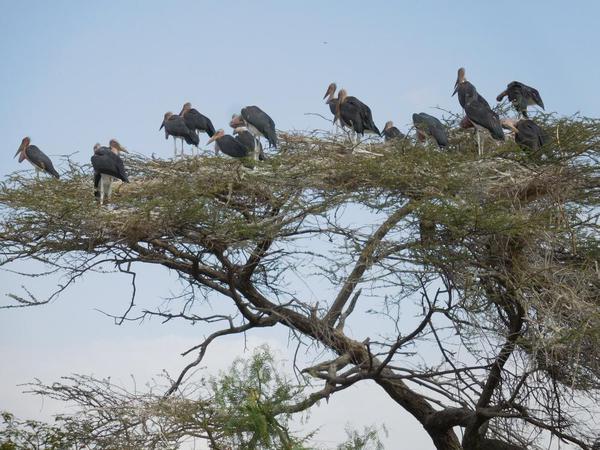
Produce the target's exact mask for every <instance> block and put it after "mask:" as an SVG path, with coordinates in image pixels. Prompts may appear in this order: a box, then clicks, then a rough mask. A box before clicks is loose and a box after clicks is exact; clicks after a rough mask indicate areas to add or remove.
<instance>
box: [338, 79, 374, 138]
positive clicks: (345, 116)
mask: <svg viewBox="0 0 600 450" xmlns="http://www.w3.org/2000/svg"><path fill="white" fill-rule="evenodd" d="M337 100H338V102H337V107H336V119H339V120H340V121H341V122H342V123H348V124H350V126H351V128H352V129H353V130H354V132H355V133H356V135H357V136H358V135H361V136H362V135H364V134H365V133H366V132H371V133H375V134H377V135H381V132H380V131H379V128H377V125H375V122H374V121H373V114H372V113H371V108H369V107H368V106H367V105H365V104H364V103H363V102H361V101H360V100H359V99H357V98H356V97H353V96H349V95H348V94H347V92H346V90H345V89H340V92H339V93H338V98H337Z"/></svg>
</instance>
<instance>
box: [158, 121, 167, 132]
mask: <svg viewBox="0 0 600 450" xmlns="http://www.w3.org/2000/svg"><path fill="white" fill-rule="evenodd" d="M164 126H165V121H164V120H163V123H161V124H160V128H159V129H158V131H160V130H162V129H163V127H164Z"/></svg>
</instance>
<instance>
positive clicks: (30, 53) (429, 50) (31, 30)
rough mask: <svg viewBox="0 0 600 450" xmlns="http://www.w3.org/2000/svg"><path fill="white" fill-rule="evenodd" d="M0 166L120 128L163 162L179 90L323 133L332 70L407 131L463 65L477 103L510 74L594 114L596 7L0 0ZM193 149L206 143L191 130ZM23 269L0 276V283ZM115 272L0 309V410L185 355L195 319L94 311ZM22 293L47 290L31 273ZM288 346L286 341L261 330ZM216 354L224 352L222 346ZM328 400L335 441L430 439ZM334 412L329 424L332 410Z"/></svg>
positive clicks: (453, 104) (2, 287) (551, 100)
mask: <svg viewBox="0 0 600 450" xmlns="http://www.w3.org/2000/svg"><path fill="white" fill-rule="evenodd" d="M0 7H1V14H0V61H1V66H0V136H1V139H2V141H3V144H4V145H3V148H4V151H3V152H1V154H0V173H2V174H8V173H10V172H12V171H14V170H17V169H24V168H29V167H28V166H27V165H26V164H27V163H24V164H23V165H22V166H19V165H18V164H17V160H16V159H12V157H13V155H14V153H15V151H16V149H17V147H18V145H19V143H20V141H21V139H22V138H23V137H24V136H25V135H29V136H31V138H32V143H35V144H36V145H38V146H39V147H40V148H41V149H42V150H44V151H45V152H46V153H47V154H49V155H56V156H55V157H54V159H55V162H56V163H57V164H58V166H59V171H60V166H61V163H60V160H59V158H58V155H61V154H73V153H75V152H78V153H76V154H75V155H74V156H73V157H74V159H76V160H78V161H80V162H87V161H89V156H90V153H91V149H92V146H93V145H94V143H96V142H103V143H107V142H108V140H109V139H110V138H111V137H116V138H118V139H119V140H120V141H121V143H122V144H124V145H125V146H126V147H128V148H129V150H131V151H136V152H140V153H144V154H148V155H149V154H152V153H154V154H156V155H157V156H163V157H169V156H170V155H171V153H172V144H171V142H167V141H165V140H164V134H163V133H162V132H159V130H158V128H159V126H160V124H161V121H162V116H163V114H164V112H166V111H169V110H171V111H175V112H178V111H179V110H180V108H181V106H182V104H183V103H184V102H185V101H191V102H192V103H193V105H194V106H195V107H196V108H197V109H199V110H200V111H201V112H203V113H204V114H206V115H208V116H209V117H210V118H211V119H212V121H213V123H214V124H215V126H216V127H217V128H221V127H222V128H227V123H228V121H229V118H230V116H231V114H232V113H234V112H236V111H239V109H240V107H242V106H245V105H250V104H257V105H259V106H261V107H262V108H263V109H264V110H265V111H267V112H268V113H269V114H270V115H271V116H272V117H273V119H274V120H275V122H276V124H277V127H278V128H280V129H284V130H286V129H310V128H316V127H321V128H322V127H325V128H328V127H330V125H329V124H328V123H327V122H325V121H323V120H322V119H319V118H317V117H314V116H307V115H306V113H321V114H324V115H326V116H329V110H328V108H327V107H326V106H325V105H324V104H323V101H322V100H321V98H322V96H323V94H324V92H325V89H326V87H327V85H328V83H329V82H331V81H336V82H337V83H338V85H339V86H340V87H341V86H343V87H345V88H347V90H348V91H349V93H350V94H351V95H355V96H357V97H359V98H360V99H361V100H363V101H364V102H366V103H367V104H369V105H370V106H371V108H372V110H373V115H374V119H375V121H376V123H377V124H378V125H379V126H382V125H383V123H384V122H385V121H387V120H394V121H395V122H396V124H397V125H398V126H399V127H400V128H401V129H404V130H406V129H407V128H408V126H407V125H408V122H409V121H410V116H411V114H412V113H413V112H417V111H425V112H430V113H432V112H433V113H434V114H439V112H436V110H434V109H433V108H434V107H436V106H439V107H441V108H444V109H449V110H452V111H456V112H458V111H459V106H458V102H457V100H456V98H451V97H450V94H451V92H452V88H453V84H454V80H455V78H456V70H457V69H458V67H460V66H465V67H466V68H467V78H468V79H469V80H470V81H472V82H473V83H474V84H475V85H476V86H477V88H478V90H479V91H480V93H481V94H482V95H484V96H485V97H486V98H487V99H488V100H489V101H490V103H492V104H494V103H495V100H494V97H495V96H496V95H497V94H498V93H499V92H500V91H502V90H503V89H504V87H505V86H506V84H507V83H508V82H510V81H512V80H519V81H522V82H525V83H527V84H531V85H533V86H535V87H537V88H538V89H539V91H540V93H541V95H542V98H543V99H544V103H545V105H546V107H547V110H548V111H557V112H559V113H560V114H565V115H570V114H574V113H576V112H578V111H580V112H581V113H582V114H585V115H589V116H596V117H597V116H599V115H600V91H599V90H598V87H597V84H598V82H599V80H600V62H599V60H598V50H597V48H598V45H599V43H600V32H599V31H598V17H600V3H598V2H596V1H579V2H571V3H566V2H564V1H527V2H525V1H509V2H481V1H454V2H441V1H419V2H389V1H370V2H365V1H364V0H363V1H351V0H346V1H343V2H335V1H329V2H324V1H299V2H281V1H252V2H250V1H248V2H243V1H227V2H206V1H176V0H172V1H161V2H158V1H141V0H140V1H123V0H121V1H96V2H89V1H85V2H80V1H52V2H49V1H38V2H31V1H19V2H14V1H8V0H0ZM201 142H202V143H204V142H206V138H202V141H201ZM142 275H143V276H142V279H143V280H144V285H143V286H142V287H141V293H140V302H147V303H148V305H152V304H156V303H157V300H159V299H158V298H157V297H159V296H168V294H169V292H170V291H176V290H177V284H176V282H175V278H174V277H173V276H170V275H169V274H166V273H165V272H163V271H160V270H157V269H148V270H144V271H143V274H142ZM23 283H29V281H28V280H23V279H22V278H21V277H19V276H16V275H12V274H8V273H6V272H0V294H4V293H7V292H12V291H15V290H18V288H19V286H20V285H21V284H23ZM128 285H129V280H128V279H127V278H125V277H119V276H114V277H113V276H108V277H100V276H97V277H96V276H94V277H90V278H87V279H85V280H83V281H81V282H80V283H78V284H77V285H76V286H75V287H74V289H73V290H71V291H69V292H68V293H67V294H65V295H63V296H62V297H61V298H60V299H59V300H58V301H56V302H54V303H53V304H51V305H48V306H46V307H42V308H38V309H36V310H19V311H0V355H1V356H2V359H3V363H2V364H1V365H0V380H1V381H2V383H0V409H3V408H6V409H9V410H13V411H14V412H16V413H18V414H19V415H21V416H27V417H34V416H45V415H47V414H48V413H49V411H50V410H51V408H50V407H49V406H48V405H47V404H42V403H41V402H40V401H39V400H36V399H31V398H30V397H27V396H23V395H22V394H20V389H19V388H17V387H15V385H16V384H17V383H19V382H25V381H29V380H31V379H33V377H36V376H37V377H40V378H42V379H44V380H45V381H52V380H54V379H56V378H57V377H59V376H60V375H65V374H69V373H71V372H78V373H94V374H96V375H98V376H106V375H110V374H112V375H113V376H115V377H116V378H118V377H121V378H122V379H123V380H127V377H128V375H129V374H134V375H135V376H136V378H137V379H141V380H144V379H148V378H149V377H150V376H151V375H152V374H155V373H157V372H159V371H160V370H161V369H162V368H167V369H169V370H171V371H172V372H175V371H177V370H178V369H179V368H181V367H182V365H183V364H184V361H182V360H181V358H180V357H179V356H178V353H179V352H181V351H182V350H184V349H185V348H186V347H187V346H190V345H193V344H196V343H197V342H198V340H199V339H200V338H201V337H202V336H203V334H204V331H203V330H202V329H199V327H198V326H196V327H191V326H182V325H177V324H173V325H166V326H162V325H160V324H158V323H155V322H151V323H145V324H143V325H142V326H138V325H137V324H136V325H131V324H130V325H125V326H122V327H116V326H114V325H113V324H112V322H111V321H110V320H109V319H106V318H105V317H104V316H102V315H101V314H100V313H98V312H97V311H95V310H94V308H100V309H103V310H106V311H110V312H119V311H122V310H123V309H124V308H125V307H126V302H127V300H128V299H127V298H126V296H125V295H127V294H125V295H124V294H123V292H126V293H127V292H128V291H127V287H128ZM36 288H37V292H39V293H43V292H47V291H48V289H50V285H49V284H44V283H41V284H37V285H36ZM256 336H257V337H256V339H255V340H254V341H252V342H255V343H258V342H262V341H263V340H267V341H270V342H271V343H272V344H273V345H275V346H276V347H278V348H280V349H281V352H282V356H284V357H287V355H288V354H289V352H288V350H287V348H286V340H285V338H286V335H285V334H284V333H281V332H273V331H267V332H264V331H263V332H260V333H258V334H257V335H256ZM218 345H219V346H220V347H218V348H221V349H223V351H214V352H213V353H211V354H209V356H208V358H209V359H208V362H209V363H210V364H215V365H216V366H218V367H224V366H226V365H227V364H228V363H229V362H230V358H229V356H231V355H234V354H241V353H242V351H243V345H242V341H241V339H231V340H229V341H223V343H221V344H218ZM225 349H226V350H227V351H225ZM351 394H352V395H355V396H359V397H360V398H361V399H362V408H361V410H360V411H357V410H354V409H352V407H351V401H350V400H351V399H352V395H349V394H347V393H343V394H341V395H339V396H338V395H336V396H335V397H334V398H332V400H331V401H330V403H329V405H324V406H322V407H321V408H319V409H318V410H317V411H315V413H314V414H313V422H314V423H317V424H327V425H326V426H325V427H324V428H323V431H322V433H321V434H320V439H321V440H322V441H323V442H327V443H333V442H335V441H336V440H339V439H340V438H341V436H342V434H343V433H342V431H343V426H344V423H345V421H346V420H347V421H352V422H354V423H355V424H356V425H360V424H362V423H365V424H369V423H376V422H378V421H385V422H386V424H387V425H388V427H389V429H390V438H389V440H388V446H389V448H398V447H396V446H395V445H394V444H393V443H394V442H398V440H399V439H402V440H403V442H405V443H406V444H407V445H408V444H410V448H412V449H414V450H421V449H423V450H425V449H429V448H431V444H430V441H429V440H428V438H427V436H425V435H424V433H423V432H422V430H421V428H420V426H418V424H417V422H416V421H414V420H413V419H412V418H410V417H409V416H408V415H407V414H405V413H403V412H401V411H400V409H399V408H397V407H396V406H395V405H394V404H393V403H392V402H391V400H389V399H387V398H386V396H385V395H383V394H382V393H381V392H380V390H378V389H377V388H376V387H375V386H365V387H359V388H352V393H351ZM335 415H337V416H336V418H335V419H333V418H332V417H334V416H335Z"/></svg>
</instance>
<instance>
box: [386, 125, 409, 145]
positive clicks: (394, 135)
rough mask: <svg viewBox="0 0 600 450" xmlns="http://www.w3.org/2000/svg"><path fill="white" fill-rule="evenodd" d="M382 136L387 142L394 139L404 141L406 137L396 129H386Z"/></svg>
mask: <svg viewBox="0 0 600 450" xmlns="http://www.w3.org/2000/svg"><path fill="white" fill-rule="evenodd" d="M382 134H383V137H384V138H385V141H386V142H388V141H391V140H393V139H402V138H403V137H404V135H403V134H402V133H401V132H400V130H399V129H398V128H396V127H390V128H387V129H384V130H383V132H382Z"/></svg>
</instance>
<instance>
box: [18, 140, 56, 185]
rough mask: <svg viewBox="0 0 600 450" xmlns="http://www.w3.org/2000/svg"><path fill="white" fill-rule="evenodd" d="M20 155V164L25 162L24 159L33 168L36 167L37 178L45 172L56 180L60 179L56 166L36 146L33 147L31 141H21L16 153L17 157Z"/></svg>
mask: <svg viewBox="0 0 600 450" xmlns="http://www.w3.org/2000/svg"><path fill="white" fill-rule="evenodd" d="M17 155H19V163H21V162H23V160H24V159H26V160H27V161H29V162H30V163H31V164H32V165H33V167H35V172H36V176H38V177H39V175H40V171H44V172H46V173H48V174H50V175H52V176H53V177H54V178H60V175H59V174H58V172H57V171H56V169H54V165H53V164H52V161H51V160H50V158H48V156H47V155H46V154H45V153H44V152H43V151H41V150H40V149H39V148H38V147H37V146H36V145H31V139H30V138H29V137H24V138H23V140H22V141H21V145H20V146H19V149H18V150H17V153H15V156H14V157H16V156H17Z"/></svg>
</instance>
